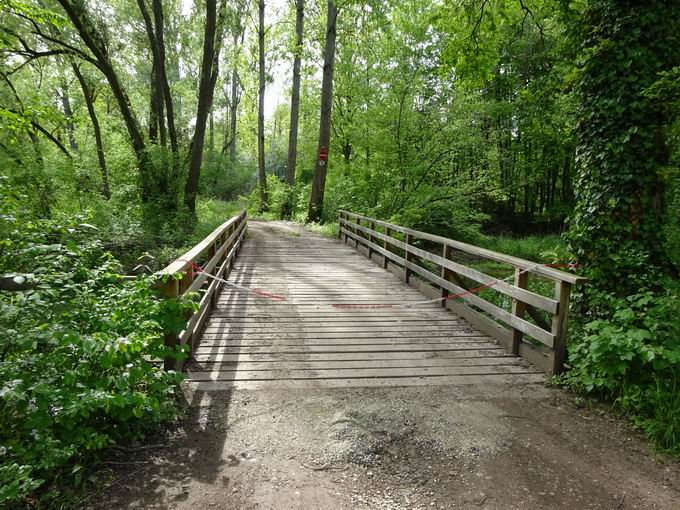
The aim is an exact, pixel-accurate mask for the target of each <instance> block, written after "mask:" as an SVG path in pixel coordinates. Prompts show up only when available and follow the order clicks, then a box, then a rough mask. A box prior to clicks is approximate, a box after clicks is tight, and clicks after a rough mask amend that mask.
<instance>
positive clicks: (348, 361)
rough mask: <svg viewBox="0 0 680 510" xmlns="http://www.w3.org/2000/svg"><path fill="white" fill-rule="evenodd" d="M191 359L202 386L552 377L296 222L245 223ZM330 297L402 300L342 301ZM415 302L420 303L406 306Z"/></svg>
mask: <svg viewBox="0 0 680 510" xmlns="http://www.w3.org/2000/svg"><path fill="white" fill-rule="evenodd" d="M229 281H231V282H235V283H237V284H239V285H242V286H247V287H254V288H259V289H263V290H266V291H268V292H272V293H274V294H277V295H282V296H285V297H286V301H276V300H273V299H269V298H266V297H260V296H256V295H253V294H250V293H246V292H243V291H238V290H233V289H230V288H229V287H228V286H225V287H224V288H223V290H222V292H221V294H220V295H219V297H218V298H217V300H216V306H215V308H213V309H212V310H211V312H210V315H209V317H208V319H207V321H206V323H205V327H204V329H203V333H202V335H201V340H200V343H199V344H198V345H196V346H195V349H194V351H193V357H194V361H193V362H192V363H190V364H189V367H188V368H189V371H188V379H189V381H190V384H193V385H195V386H196V387H197V388H198V389H202V390H224V389H229V388H234V387H236V388H252V389H259V388H269V387H274V388H288V387H290V388H316V387H352V386H372V387H375V386H378V387H379V386H405V385H406V386H410V385H418V386H420V385H428V384H432V385H442V384H454V385H459V384H485V383H501V384H506V383H507V384H533V383H540V382H542V381H543V380H544V378H545V376H544V374H543V373H541V372H539V371H538V370H537V369H536V368H534V367H533V366H531V365H529V364H528V363H526V362H525V361H524V360H522V359H521V358H519V357H516V356H512V355H510V354H508V351H507V349H505V348H504V347H500V346H499V345H497V344H496V343H494V341H492V340H491V338H490V337H489V336H487V335H486V334H484V333H481V332H480V331H479V330H477V329H476V328H474V327H473V326H471V325H470V324H469V323H467V322H466V321H465V320H463V319H461V318H460V317H458V316H457V315H455V314H453V313H452V312H450V311H448V310H445V309H443V308H442V307H441V305H440V304H439V303H429V304H425V305H416V304H415V303H417V302H421V301H424V300H426V299H427V297H425V296H424V295H423V294H422V293H420V292H418V291H417V290H415V289H413V288H411V287H410V286H408V285H406V284H405V283H404V282H403V278H401V279H400V278H399V277H397V276H395V275H394V274H392V273H390V272H388V271H385V270H383V269H382V268H381V267H380V266H378V265H375V264H373V263H372V262H370V261H368V260H366V258H365V257H364V256H363V255H361V254H360V253H358V252H357V251H356V250H354V249H353V248H350V247H348V246H345V245H344V244H342V243H340V242H338V241H335V240H331V239H327V238H323V237H321V236H319V235H316V234H312V233H309V232H305V231H303V230H301V229H299V228H298V227H295V226H291V225H290V224H286V223H280V222H272V223H260V222H249V225H248V237H247V240H246V241H245V242H244V244H243V247H242V251H241V252H240V254H239V257H238V259H237V260H236V264H235V267H234V268H233V270H232V273H231V275H230V277H229ZM334 304H344V305H348V304H360V305H384V304H392V305H400V306H399V307H391V308H360V309H356V308H337V307H334V306H333V305H334ZM407 304H411V305H413V306H412V307H401V305H407Z"/></svg>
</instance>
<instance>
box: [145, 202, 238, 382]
mask: <svg viewBox="0 0 680 510" xmlns="http://www.w3.org/2000/svg"><path fill="white" fill-rule="evenodd" d="M247 223H248V221H247V215H246V211H245V210H243V211H242V212H241V213H240V214H239V215H238V216H234V217H232V218H230V219H228V220H227V221H226V222H224V223H223V224H222V225H220V226H219V227H217V228H216V229H215V230H214V231H213V232H212V233H211V234H210V235H209V236H207V237H206V238H205V239H203V241H201V242H200V243H198V244H197V245H196V246H194V247H193V248H192V249H191V250H189V251H188V252H186V253H185V254H184V255H182V256H181V257H179V258H178V259H176V260H175V261H173V262H171V263H170V264H168V265H167V266H166V267H165V268H164V269H162V270H161V271H159V273H158V274H159V275H160V276H162V277H163V280H164V283H163V286H162V292H163V295H164V296H165V297H166V298H167V299H172V298H178V297H182V296H184V295H186V294H188V293H190V292H198V296H199V306H198V310H197V311H196V312H195V313H193V314H191V315H190V316H189V317H186V321H187V322H186V327H185V328H184V329H183V330H182V331H181V332H180V333H179V334H176V333H172V332H166V333H165V344H166V346H168V347H171V348H175V347H176V346H177V345H187V344H188V345H189V349H190V352H191V350H193V347H194V343H195V341H196V340H197V338H198V335H199V334H200V332H201V329H202V328H203V324H204V323H205V321H206V319H207V318H208V314H209V312H210V309H211V308H213V307H214V306H215V304H216V303H217V297H218V295H219V291H220V289H221V287H222V285H223V284H224V283H223V282H221V281H220V280H218V279H216V278H221V279H225V280H226V279H227V277H228V276H229V273H230V272H231V270H232V268H233V267H234V261H235V259H236V256H237V255H238V252H239V250H240V248H241V244H242V243H243V238H244V236H245V233H246V228H247ZM196 266H200V268H201V271H199V272H198V274H197V273H196V272H195V271H194V268H195V267H196ZM208 274H210V275H213V276H214V277H216V278H210V277H209V276H208ZM182 366H183V363H178V362H177V361H176V360H174V359H166V360H165V368H166V370H170V369H174V370H179V369H181V368H182Z"/></svg>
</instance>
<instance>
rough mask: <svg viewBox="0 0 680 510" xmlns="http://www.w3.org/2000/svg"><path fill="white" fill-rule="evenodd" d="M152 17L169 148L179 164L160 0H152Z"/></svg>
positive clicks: (176, 163)
mask: <svg viewBox="0 0 680 510" xmlns="http://www.w3.org/2000/svg"><path fill="white" fill-rule="evenodd" d="M153 19H154V25H155V28H156V32H155V36H156V37H155V40H156V54H157V61H158V66H159V70H158V79H159V80H160V90H162V92H163V94H162V100H163V103H164V105H165V112H166V114H167V121H168V122H167V125H168V136H169V138H170V149H171V150H172V154H173V158H174V165H178V164H179V142H178V141H177V129H176V126H175V108H174V106H173V103H172V95H171V94H170V82H169V81H168V73H167V66H166V63H165V37H164V26H163V23H164V22H163V4H162V3H161V0H153Z"/></svg>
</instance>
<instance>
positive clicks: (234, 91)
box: [229, 35, 239, 163]
mask: <svg viewBox="0 0 680 510" xmlns="http://www.w3.org/2000/svg"><path fill="white" fill-rule="evenodd" d="M237 44H238V35H234V48H236V45H237ZM237 55H238V53H237V50H236V49H234V67H233V68H232V70H231V108H230V110H231V111H230V112H229V114H230V118H229V126H230V127H229V131H230V134H231V142H230V144H229V160H230V161H231V162H232V163H234V162H235V161H236V114H237V113H238V103H239V99H238V97H237V95H238V69H237V65H238V64H237V62H236V57H237Z"/></svg>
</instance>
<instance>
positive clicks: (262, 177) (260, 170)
mask: <svg viewBox="0 0 680 510" xmlns="http://www.w3.org/2000/svg"><path fill="white" fill-rule="evenodd" d="M258 12H259V28H258V31H257V41H258V51H259V58H258V62H259V75H260V76H259V83H260V88H259V95H258V104H257V175H258V179H259V184H260V209H259V210H260V212H263V211H266V210H268V208H269V207H268V204H267V175H266V173H265V168H264V89H265V80H264V0H258Z"/></svg>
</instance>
